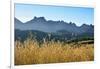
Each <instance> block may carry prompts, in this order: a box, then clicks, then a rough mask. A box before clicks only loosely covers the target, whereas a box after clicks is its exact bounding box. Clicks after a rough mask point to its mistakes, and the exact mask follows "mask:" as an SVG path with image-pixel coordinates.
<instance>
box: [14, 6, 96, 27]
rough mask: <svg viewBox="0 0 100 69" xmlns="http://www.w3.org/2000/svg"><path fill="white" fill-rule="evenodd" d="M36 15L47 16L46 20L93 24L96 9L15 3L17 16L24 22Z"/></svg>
mask: <svg viewBox="0 0 100 69" xmlns="http://www.w3.org/2000/svg"><path fill="white" fill-rule="evenodd" d="M34 16H36V17H42V16H43V17H45V19H46V20H54V21H59V20H63V21H65V22H70V21H71V22H74V23H75V24H76V25H78V26H80V25H82V24H83V23H85V24H93V22H94V21H93V20H94V9H93V8H82V7H67V6H65V7H64V6H60V7H58V6H43V5H32V4H30V5H29V4H15V17H16V18H18V19H19V20H20V21H22V22H26V21H29V20H31V19H33V18H34Z"/></svg>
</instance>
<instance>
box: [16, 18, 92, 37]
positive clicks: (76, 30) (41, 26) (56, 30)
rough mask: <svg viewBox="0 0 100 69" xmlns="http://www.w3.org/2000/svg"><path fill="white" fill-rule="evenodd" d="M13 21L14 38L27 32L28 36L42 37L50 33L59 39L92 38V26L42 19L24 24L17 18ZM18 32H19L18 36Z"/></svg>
mask: <svg viewBox="0 0 100 69" xmlns="http://www.w3.org/2000/svg"><path fill="white" fill-rule="evenodd" d="M14 21H15V24H14V25H15V32H16V38H17V37H21V36H22V35H21V32H22V33H24V34H23V35H26V34H25V33H26V32H27V34H28V33H29V32H28V31H32V32H35V33H42V34H44V35H46V34H47V33H52V36H53V37H57V36H58V37H61V38H62V36H63V38H66V37H67V38H72V37H76V36H81V37H83V36H84V35H85V36H88V37H93V36H94V25H87V24H83V25H81V26H77V25H76V24H75V23H72V22H69V23H67V22H64V21H53V20H46V19H45V18H44V17H34V18H33V19H32V20H30V21H27V22H25V23H23V22H21V21H20V20H18V19H17V18H14ZM18 32H20V36H19V33H18ZM39 36H40V37H41V35H39ZM39 36H38V37H39ZM46 36H47V35H46ZM44 37H45V36H44Z"/></svg>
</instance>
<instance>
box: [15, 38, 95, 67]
mask: <svg viewBox="0 0 100 69" xmlns="http://www.w3.org/2000/svg"><path fill="white" fill-rule="evenodd" d="M93 60H94V47H93V44H73V43H70V44H67V43H63V42H59V41H58V42H54V41H45V42H43V43H42V44H39V43H38V41H36V40H32V39H27V40H25V41H24V42H23V43H22V42H20V41H15V65H24V64H44V63H61V62H78V61H93Z"/></svg>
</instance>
